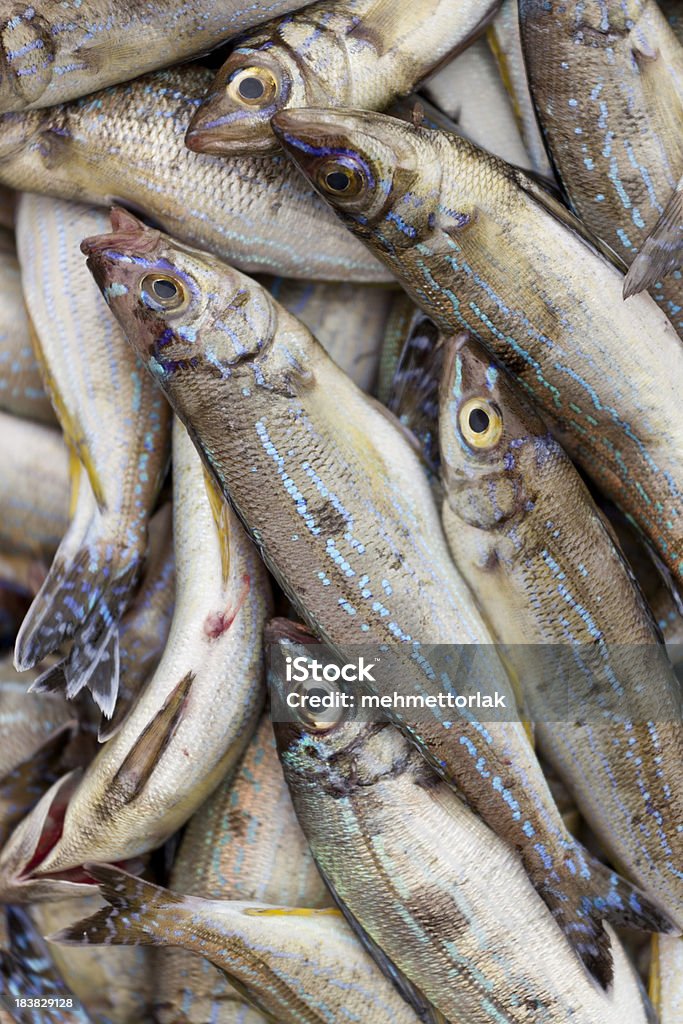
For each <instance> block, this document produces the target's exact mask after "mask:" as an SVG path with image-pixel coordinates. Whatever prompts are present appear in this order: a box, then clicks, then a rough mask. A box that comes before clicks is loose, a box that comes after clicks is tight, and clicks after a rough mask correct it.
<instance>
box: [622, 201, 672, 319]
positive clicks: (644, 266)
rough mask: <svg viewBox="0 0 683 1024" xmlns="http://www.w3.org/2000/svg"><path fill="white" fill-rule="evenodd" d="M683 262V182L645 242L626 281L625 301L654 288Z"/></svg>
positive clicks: (630, 268)
mask: <svg viewBox="0 0 683 1024" xmlns="http://www.w3.org/2000/svg"><path fill="white" fill-rule="evenodd" d="M682 262H683V182H679V184H678V188H676V189H675V190H674V192H673V195H672V196H671V198H670V199H669V202H668V203H667V205H666V206H665V207H664V210H663V212H662V214H661V216H660V218H659V220H658V221H657V223H656V224H655V226H654V228H653V229H652V231H651V232H650V234H649V235H648V237H647V238H646V239H645V242H644V244H643V246H642V248H641V250H640V252H639V253H638V255H637V256H636V258H635V259H634V261H633V263H632V264H631V266H630V267H629V270H628V273H627V274H626V278H625V279H624V290H623V294H624V298H625V299H628V298H629V297H630V296H631V295H636V294H637V292H642V291H644V290H645V289H646V288H652V287H653V286H654V285H655V284H656V283H657V281H661V280H662V279H663V278H665V277H666V276H667V274H670V273H672V272H673V271H674V270H677V269H678V268H679V267H680V265H681V263H682Z"/></svg>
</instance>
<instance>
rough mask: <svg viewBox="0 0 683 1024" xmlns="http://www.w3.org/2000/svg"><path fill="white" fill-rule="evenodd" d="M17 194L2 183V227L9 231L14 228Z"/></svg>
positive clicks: (0, 202)
mask: <svg viewBox="0 0 683 1024" xmlns="http://www.w3.org/2000/svg"><path fill="white" fill-rule="evenodd" d="M15 199H16V194H15V193H14V192H13V191H12V190H11V189H9V188H4V187H3V186H2V185H0V227H2V228H3V229H5V230H7V231H13V230H14V204H15Z"/></svg>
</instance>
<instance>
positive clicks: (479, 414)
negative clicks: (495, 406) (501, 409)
mask: <svg viewBox="0 0 683 1024" xmlns="http://www.w3.org/2000/svg"><path fill="white" fill-rule="evenodd" d="M490 422H491V420H490V419H489V414H488V413H487V412H484V410H483V409H473V410H472V412H471V413H470V429H471V430H473V431H474V432H475V434H483V433H484V431H485V430H488V428H489V424H490Z"/></svg>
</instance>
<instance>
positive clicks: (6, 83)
mask: <svg viewBox="0 0 683 1024" xmlns="http://www.w3.org/2000/svg"><path fill="white" fill-rule="evenodd" d="M302 3H303V0H257V2H246V0H197V2H194V3H192V4H185V3H183V2H182V0H170V2H169V0H153V2H151V3H145V4H139V3H136V2H135V0H106V2H105V0H87V2H86V3H80V2H78V3H74V4H71V5H70V6H69V7H68V8H67V9H66V10H64V9H63V7H62V5H60V4H54V3H51V2H50V0H39V2H37V3H32V4H27V3H12V2H5V3H3V5H2V9H0V66H2V79H1V83H0V111H3V112H4V111H7V110H25V109H27V108H32V107H50V106H54V105H55V104H57V103H63V102H64V101H65V100H71V99H76V98H77V97H79V96H85V95H87V94H88V93H91V92H95V91H96V90H97V89H102V88H104V87H105V86H107V85H114V84H115V83H116V82H122V81H125V80H126V79H129V78H137V77H138V76H139V75H143V74H145V73H146V72H147V71H153V70H154V69H155V68H159V67H165V66H167V65H169V64H177V63H179V62H180V61H183V60H187V59H188V58H190V57H194V56H196V55H197V54H202V53H206V52H207V51H208V50H211V49H213V48H214V47H216V46H220V44H221V43H223V42H224V41H225V40H226V39H229V38H231V37H232V36H235V35H238V34H239V33H240V32H243V31H244V30H245V29H247V28H250V27H251V26H252V25H255V24H257V23H258V22H259V21H265V20H266V19H267V18H272V17H274V16H276V15H281V14H286V13H287V11H291V10H295V9H296V8H297V7H301V6H302Z"/></svg>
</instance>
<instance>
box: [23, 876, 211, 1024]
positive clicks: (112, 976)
mask: <svg viewBox="0 0 683 1024" xmlns="http://www.w3.org/2000/svg"><path fill="white" fill-rule="evenodd" d="M104 905H105V904H104V902H103V900H102V899H100V897H99V896H97V895H92V896H81V897H80V898H79V899H77V900H73V899H71V900H61V901H56V902H51V903H36V904H35V905H34V906H33V907H31V908H30V909H29V914H30V916H31V919H32V921H33V923H34V925H35V926H36V928H37V929H38V931H39V933H40V934H41V935H48V934H49V933H51V932H55V931H57V930H58V929H60V928H63V927H66V926H67V925H68V924H69V922H70V921H73V919H74V916H77V915H80V916H83V917H87V916H88V915H90V914H92V913H94V912H96V911H98V910H100V909H101V908H102V907H103V906H104ZM46 946H47V950H48V952H49V955H50V958H51V960H52V961H53V963H54V965H55V967H56V969H57V970H58V971H59V974H60V976H61V978H62V979H63V981H64V983H65V984H66V985H67V986H68V988H69V990H70V991H71V992H72V993H73V995H74V997H75V999H76V1000H77V1003H78V1005H80V1006H81V1007H82V1008H83V1009H84V1011H85V1012H87V1013H89V1014H90V1015H91V1016H92V1017H93V1019H95V1020H97V1021H98V1022H100V1021H102V1022H103V1024H104V1022H111V1024H141V1022H143V1021H144V1022H147V1021H151V1020H152V1016H151V1013H152V1001H153V997H154V989H155V987H156V984H157V978H156V967H157V963H158V956H157V953H156V950H154V949H150V948H149V947H146V946H139V947H137V948H133V947H117V948H112V949H86V948H84V947H81V948H77V947H75V946H65V945H62V944H58V943H56V942H47V943H46ZM207 1019H208V1018H207Z"/></svg>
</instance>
